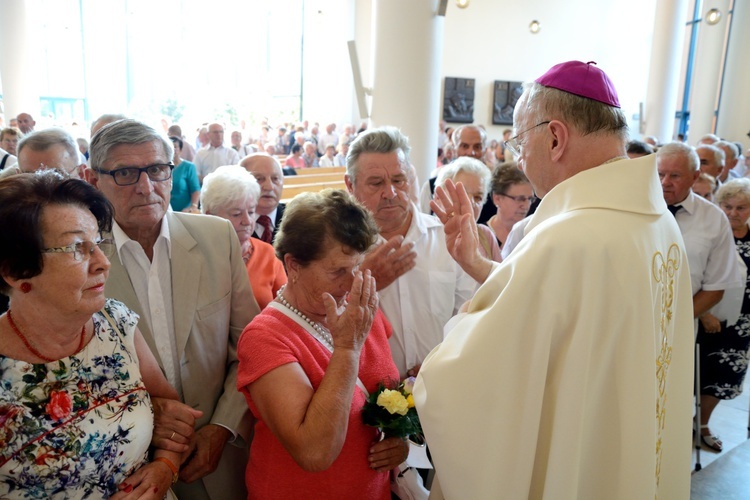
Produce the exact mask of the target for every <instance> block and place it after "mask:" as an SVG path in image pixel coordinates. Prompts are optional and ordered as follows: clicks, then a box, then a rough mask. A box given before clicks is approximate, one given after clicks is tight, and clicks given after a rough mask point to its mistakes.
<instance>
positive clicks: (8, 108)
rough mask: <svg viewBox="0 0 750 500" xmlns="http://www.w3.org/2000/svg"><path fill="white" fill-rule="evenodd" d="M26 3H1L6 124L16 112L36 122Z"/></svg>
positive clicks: (1, 75)
mask: <svg viewBox="0 0 750 500" xmlns="http://www.w3.org/2000/svg"><path fill="white" fill-rule="evenodd" d="M26 10H27V2H26V1H25V0H3V1H2V2H0V81H2V83H3V103H4V105H5V120H6V123H7V122H8V121H9V120H10V119H11V118H14V117H16V116H17V115H18V114H19V113H29V114H31V116H33V117H34V119H36V120H37V121H38V120H39V113H40V109H41V108H40V104H39V91H38V86H37V82H38V81H39V78H38V76H37V73H36V70H35V68H34V65H35V64H38V61H39V58H38V57H35V56H34V54H35V51H34V50H33V47H34V40H33V39H32V38H31V33H30V30H29V29H28V25H27V14H26Z"/></svg>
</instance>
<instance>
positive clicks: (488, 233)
mask: <svg viewBox="0 0 750 500" xmlns="http://www.w3.org/2000/svg"><path fill="white" fill-rule="evenodd" d="M490 177H491V173H490V169H489V168H487V166H486V165H485V164H484V163H483V162H481V161H479V160H476V159H474V158H471V157H469V156H462V157H460V158H457V159H456V160H455V161H454V162H453V163H451V164H449V165H446V166H444V167H441V168H440V169H439V170H438V176H437V180H436V181H435V186H436V187H437V186H444V185H445V182H446V181H447V180H448V179H450V180H452V181H453V182H454V183H455V184H457V183H459V182H461V183H462V184H463V185H464V189H466V194H468V195H469V199H470V200H471V208H472V210H474V219H475V220H476V219H478V218H479V214H480V213H481V211H482V206H484V201H485V200H486V199H487V192H488V191H489V189H490ZM477 234H478V236H479V252H480V253H481V254H482V256H483V257H485V258H487V259H490V260H494V261H495V262H501V261H502V260H503V259H502V257H501V256H500V245H499V244H498V242H497V238H495V235H494V234H493V233H492V230H491V229H490V228H489V227H487V226H485V225H484V224H477Z"/></svg>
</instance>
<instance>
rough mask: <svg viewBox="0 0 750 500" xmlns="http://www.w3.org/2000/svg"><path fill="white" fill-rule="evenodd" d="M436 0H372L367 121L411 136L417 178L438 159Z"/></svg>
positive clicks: (439, 24) (439, 28)
mask: <svg viewBox="0 0 750 500" xmlns="http://www.w3.org/2000/svg"><path fill="white" fill-rule="evenodd" d="M438 3H439V0H409V1H406V2H405V1H403V0H373V29H372V34H373V38H372V51H373V52H372V64H373V69H372V103H371V112H370V117H371V125H372V126H373V127H379V126H383V125H393V126H396V127H398V128H400V129H401V131H402V132H403V133H404V134H405V135H407V136H408V137H409V143H410V144H411V148H412V150H411V155H410V156H411V162H412V164H413V165H414V167H415V168H416V170H417V175H418V176H419V179H420V183H421V182H424V180H426V179H427V177H428V175H429V173H430V171H432V170H433V169H434V168H435V164H436V163H437V148H438V144H437V129H438V120H439V119H440V117H439V113H440V75H441V71H442V53H443V27H444V26H443V20H444V19H443V17H440V16H438V15H437V8H438Z"/></svg>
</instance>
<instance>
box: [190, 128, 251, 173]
mask: <svg viewBox="0 0 750 500" xmlns="http://www.w3.org/2000/svg"><path fill="white" fill-rule="evenodd" d="M239 162H240V156H239V155H238V154H237V151H235V150H234V149H232V148H228V147H226V146H225V145H224V126H223V125H221V124H220V123H212V124H210V125H209V126H208V144H207V145H206V146H204V147H203V148H201V149H200V151H198V152H197V153H196V154H195V162H194V163H195V168H196V169H197V170H198V179H199V180H200V181H201V184H202V183H203V178H204V177H205V176H207V175H208V174H210V173H211V172H213V171H214V170H216V169H217V168H219V167H221V166H223V165H237V164H239Z"/></svg>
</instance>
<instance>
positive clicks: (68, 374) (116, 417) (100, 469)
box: [0, 299, 153, 498]
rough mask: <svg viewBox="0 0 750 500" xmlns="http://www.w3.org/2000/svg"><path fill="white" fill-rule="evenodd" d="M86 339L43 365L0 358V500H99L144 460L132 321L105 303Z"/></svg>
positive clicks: (147, 417)
mask: <svg viewBox="0 0 750 500" xmlns="http://www.w3.org/2000/svg"><path fill="white" fill-rule="evenodd" d="M104 310H106V311H107V312H108V313H109V315H110V316H111V318H112V319H113V320H114V322H115V324H116V325H117V330H115V329H113V328H112V326H111V324H110V323H109V322H108V321H107V319H106V317H105V316H104V315H103V314H102V312H101V311H100V312H97V313H96V314H94V316H93V320H94V332H95V334H94V337H93V338H92V339H91V341H90V342H89V343H88V345H86V347H85V348H84V349H83V350H82V351H81V352H79V353H77V354H74V355H73V356H70V357H67V358H63V359H61V360H59V361H54V362H51V363H27V362H25V361H18V360H14V359H10V358H7V357H5V356H2V355H0V498H105V497H108V496H110V495H112V494H113V493H115V492H116V491H117V485H118V484H120V483H121V482H122V481H123V480H124V479H125V478H126V477H128V476H129V475H130V474H132V473H133V472H135V470H136V469H137V468H138V467H140V466H141V464H143V463H144V462H145V460H146V454H147V450H148V446H149V442H150V441H151V434H152V429H153V411H152V407H151V400H150V399H149V395H148V393H147V392H146V388H145V386H144V385H143V382H142V381H141V373H140V370H139V368H138V358H137V356H136V352H135V346H134V337H135V335H134V331H135V327H136V324H137V322H138V315H136V314H135V313H133V312H132V311H130V310H129V309H128V308H127V307H126V306H125V305H124V304H122V303H121V302H117V301H115V300H111V299H108V300H107V302H106V304H105V306H104Z"/></svg>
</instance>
